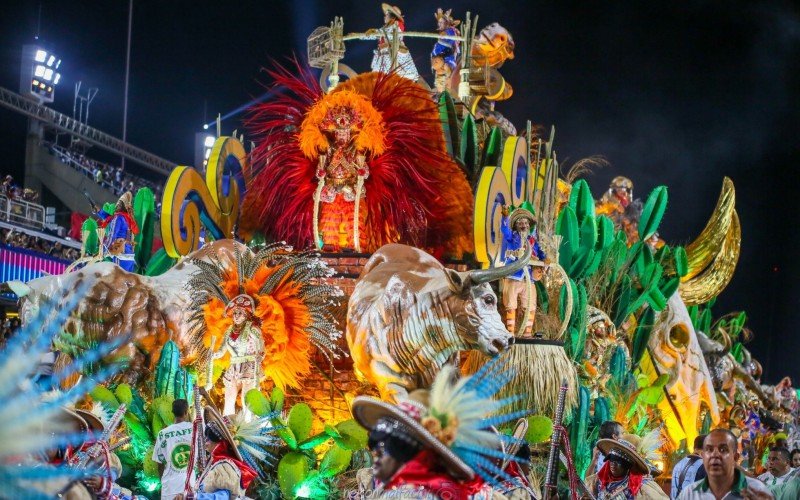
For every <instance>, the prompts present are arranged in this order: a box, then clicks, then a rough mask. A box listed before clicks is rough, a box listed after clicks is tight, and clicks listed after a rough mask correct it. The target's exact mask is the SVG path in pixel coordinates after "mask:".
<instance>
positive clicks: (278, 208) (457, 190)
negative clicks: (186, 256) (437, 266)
mask: <svg viewBox="0 0 800 500" xmlns="http://www.w3.org/2000/svg"><path fill="white" fill-rule="evenodd" d="M269 74H270V76H271V77H272V78H273V79H274V80H275V90H276V91H277V92H278V97H277V98H275V99H273V100H271V101H269V102H265V103H260V104H257V105H255V106H254V107H253V108H251V110H250V115H249V118H248V120H247V126H248V128H249V130H250V131H251V133H252V134H253V136H254V137H255V139H256V147H255V149H254V150H253V152H252V158H251V165H253V170H254V176H253V182H252V185H251V186H249V187H248V190H247V195H246V198H245V202H244V208H243V218H242V219H243V220H242V227H243V229H245V230H262V231H264V233H266V234H267V235H269V236H271V237H273V238H275V239H276V240H284V241H287V242H288V243H290V244H292V245H294V246H295V247H296V248H308V247H311V246H313V244H314V241H313V236H312V232H313V229H312V228H313V221H312V217H313V210H314V190H315V187H316V178H315V169H316V166H317V157H316V156H314V155H313V154H312V155H311V157H309V152H312V151H313V148H314V145H318V144H319V142H318V139H319V137H316V139H315V136H313V135H312V134H307V133H306V130H307V128H308V127H304V125H307V123H304V122H305V120H306V119H307V118H309V115H310V114H314V113H321V114H320V116H322V117H324V116H325V113H324V110H325V109H329V108H330V107H331V106H334V105H337V103H338V101H342V100H347V101H348V102H349V103H351V104H352V103H353V102H356V101H357V102H359V103H360V104H359V116H360V118H361V119H363V120H364V126H363V128H362V129H361V130H360V131H359V136H360V139H361V144H360V146H359V148H360V149H361V150H363V151H364V152H365V153H366V161H367V163H368V166H369V172H370V175H369V178H368V179H367V180H366V182H365V183H364V187H365V190H366V199H365V202H364V203H365V204H366V206H367V219H366V227H365V231H366V236H367V238H366V240H367V241H368V242H369V244H368V248H365V249H364V250H365V251H367V252H372V251H374V250H376V249H377V248H379V247H380V246H382V245H384V244H386V243H393V242H399V243H405V244H409V245H414V246H419V247H423V248H426V249H429V250H432V251H435V252H436V253H447V254H450V255H453V256H461V255H462V254H463V253H464V252H470V251H472V237H471V235H472V204H473V198H472V189H471V188H470V185H469V182H468V181H467V178H466V176H465V174H464V173H463V171H462V170H461V168H460V167H459V166H458V165H457V164H456V163H455V162H454V161H453V160H452V159H451V158H450V157H449V156H448V155H447V153H446V149H445V145H444V136H443V132H442V125H441V120H440V118H439V112H438V108H437V106H436V104H435V103H434V101H433V100H432V99H431V97H430V93H429V92H428V91H427V90H425V89H424V88H422V87H421V86H419V85H417V84H416V83H414V82H412V81H410V80H408V79H405V78H402V77H400V76H397V75H395V74H388V75H387V74H381V73H365V74H362V75H359V76H357V77H356V78H353V79H351V80H349V81H347V82H344V83H342V84H340V85H339V86H338V87H337V88H336V89H335V90H334V91H333V92H331V93H330V94H325V93H324V92H323V91H322V89H321V88H320V86H319V84H318V82H317V81H316V79H315V78H314V77H313V75H311V73H310V71H309V70H308V69H301V68H298V74H296V75H295V74H291V73H290V72H289V71H288V70H287V69H285V68H278V69H276V70H274V71H271V72H270V73H269ZM353 96H355V97H353ZM345 97H347V99H345ZM328 101H330V103H329V102H328ZM328 104H330V106H329V105H328ZM370 120H372V121H370ZM376 121H377V123H373V122H376ZM371 125H374V126H371ZM366 130H370V131H371V132H370V135H368V136H364V137H361V135H362V134H365V131H366ZM301 132H302V133H301ZM320 134H321V132H320ZM320 137H321V135H320ZM357 141H358V139H357ZM357 146H358V145H357ZM318 149H319V148H318Z"/></svg>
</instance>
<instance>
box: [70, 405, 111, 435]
mask: <svg viewBox="0 0 800 500" xmlns="http://www.w3.org/2000/svg"><path fill="white" fill-rule="evenodd" d="M75 413H77V414H78V415H79V416H80V417H81V418H82V419H83V420H85V421H86V423H87V424H88V425H89V429H90V430H91V431H93V432H95V433H96V434H101V433H102V432H103V431H105V430H106V426H105V425H103V421H102V420H100V418H99V417H98V416H97V415H95V414H94V413H92V412H90V411H86V410H75Z"/></svg>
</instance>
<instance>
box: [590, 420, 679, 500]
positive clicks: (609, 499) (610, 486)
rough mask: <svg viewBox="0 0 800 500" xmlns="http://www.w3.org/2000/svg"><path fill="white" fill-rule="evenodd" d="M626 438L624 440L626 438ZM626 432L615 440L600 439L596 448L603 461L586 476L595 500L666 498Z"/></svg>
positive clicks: (633, 437)
mask: <svg viewBox="0 0 800 500" xmlns="http://www.w3.org/2000/svg"><path fill="white" fill-rule="evenodd" d="M626 438H627V439H626ZM635 439H637V437H636V436H632V435H628V434H626V435H625V436H623V437H622V438H620V439H618V440H614V439H600V440H599V441H597V448H598V449H599V450H600V451H601V452H602V453H603V454H604V455H605V457H606V461H605V463H604V464H603V467H601V468H600V471H599V472H598V473H597V475H596V476H590V477H589V478H587V484H588V486H589V488H591V489H592V490H593V492H594V493H595V495H596V497H597V499H598V500H632V499H635V498H638V499H668V498H669V497H668V496H667V495H666V494H665V493H664V492H663V491H662V490H661V488H660V487H659V486H658V484H656V482H655V481H654V480H653V478H652V476H651V475H650V466H649V465H648V463H647V460H646V459H645V457H643V456H642V454H641V453H640V452H639V451H638V450H637V446H636V443H635V442H632V441H633V440H635Z"/></svg>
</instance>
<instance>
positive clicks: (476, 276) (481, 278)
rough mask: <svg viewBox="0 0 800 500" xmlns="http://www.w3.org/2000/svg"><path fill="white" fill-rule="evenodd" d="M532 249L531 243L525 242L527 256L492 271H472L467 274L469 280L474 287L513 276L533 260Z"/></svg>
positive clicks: (491, 269)
mask: <svg viewBox="0 0 800 500" xmlns="http://www.w3.org/2000/svg"><path fill="white" fill-rule="evenodd" d="M531 252H532V248H531V245H530V243H528V242H527V241H526V242H525V254H524V255H523V256H522V257H521V258H519V259H517V260H515V261H514V262H512V263H511V264H506V265H505V266H502V267H493V268H490V269H478V270H475V271H470V272H469V273H468V274H467V280H468V281H469V283H471V284H473V285H480V284H481V283H489V282H490V281H495V280H499V279H501V278H505V277H507V276H511V275H512V274H514V273H516V272H517V271H519V270H520V269H524V268H525V266H527V265H528V262H529V261H530V260H531Z"/></svg>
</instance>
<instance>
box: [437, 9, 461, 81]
mask: <svg viewBox="0 0 800 500" xmlns="http://www.w3.org/2000/svg"><path fill="white" fill-rule="evenodd" d="M452 12H453V9H448V10H447V12H445V11H444V10H442V9H441V8H439V9H437V10H436V13H434V17H435V18H436V31H438V32H439V34H440V35H443V36H448V37H452V36H459V35H460V33H459V32H458V29H456V28H457V27H458V25H459V24H461V21H460V20H458V19H453V16H452ZM459 54H460V49H459V43H458V40H452V39H449V38H440V39H438V40H437V41H436V45H434V46H433V50H432V51H431V71H432V72H433V74H434V85H435V87H436V92H439V93H441V92H444V91H445V90H447V89H448V87H449V86H450V78H451V77H452V75H453V71H454V70H455V69H456V64H457V59H458V56H459Z"/></svg>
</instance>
